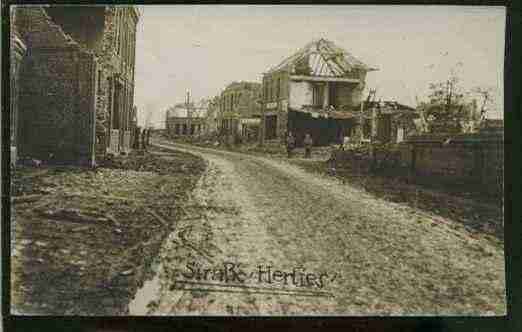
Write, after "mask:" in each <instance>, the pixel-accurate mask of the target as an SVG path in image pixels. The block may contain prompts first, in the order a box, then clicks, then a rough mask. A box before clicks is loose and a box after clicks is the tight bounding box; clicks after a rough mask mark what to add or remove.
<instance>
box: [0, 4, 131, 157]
mask: <svg viewBox="0 0 522 332" xmlns="http://www.w3.org/2000/svg"><path fill="white" fill-rule="evenodd" d="M139 18H140V13H139V11H138V10H137V9H136V8H135V7H133V6H83V7H78V6H55V5H46V6H13V7H11V15H10V20H11V22H10V23H11V31H10V32H11V35H10V54H11V58H10V61H11V67H10V68H11V71H10V86H11V94H10V100H11V105H10V106H11V107H10V108H11V110H10V127H11V128H10V129H11V160H12V162H14V161H16V160H17V159H19V158H32V159H39V160H43V161H46V162H49V163H67V164H81V165H94V164H95V162H96V160H97V159H100V158H102V157H103V156H104V155H105V154H107V153H114V154H116V153H121V152H128V151H129V150H130V148H131V140H132V135H133V133H134V128H135V127H136V119H137V114H136V113H137V110H136V107H135V106H134V71H135V54H136V53H135V49H136V27H137V23H138V21H139Z"/></svg>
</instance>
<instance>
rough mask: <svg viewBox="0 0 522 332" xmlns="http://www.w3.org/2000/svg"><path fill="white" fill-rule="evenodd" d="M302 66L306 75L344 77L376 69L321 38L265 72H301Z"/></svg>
mask: <svg viewBox="0 0 522 332" xmlns="http://www.w3.org/2000/svg"><path fill="white" fill-rule="evenodd" d="M303 68H305V71H306V72H307V73H306V74H307V75H310V76H327V77H345V76H347V75H348V74H349V73H352V72H354V71H373V70H377V68H373V67H370V66H368V65H366V64H364V63H363V62H362V61H360V60H358V59H357V58H355V57H354V56H353V55H351V54H350V53H348V52H347V51H346V50H344V49H342V48H340V47H338V46H337V45H335V44H334V43H333V42H331V41H329V40H326V39H324V38H321V39H319V40H315V41H312V42H310V43H308V44H307V45H306V46H305V47H303V48H302V49H300V50H299V51H297V53H295V54H294V55H292V56H290V57H288V58H286V59H285V60H284V61H283V62H281V63H280V64H279V65H277V66H275V67H273V68H271V69H270V70H269V71H268V72H267V73H273V72H276V71H280V70H288V71H290V72H291V73H292V74H301V73H300V72H301V71H303Z"/></svg>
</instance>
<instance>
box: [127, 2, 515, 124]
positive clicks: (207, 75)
mask: <svg viewBox="0 0 522 332" xmlns="http://www.w3.org/2000/svg"><path fill="white" fill-rule="evenodd" d="M140 11H141V14H142V16H141V18H140V22H139V23H138V32H137V37H136V38H137V40H136V76H135V104H136V105H137V106H138V109H139V116H138V122H139V123H140V125H144V124H146V123H151V124H153V125H154V126H159V127H161V126H163V122H164V119H165V110H166V109H167V108H168V107H169V106H171V105H173V104H175V103H179V102H183V101H184V100H185V95H186V92H187V90H190V92H191V96H192V97H193V98H194V99H200V98H207V97H212V96H215V95H218V94H219V93H220V92H221V91H222V89H223V88H224V87H226V86H227V85H228V84H229V83H231V82H233V81H258V82H260V80H261V78H262V73H263V72H265V71H267V70H268V69H269V68H270V67H272V66H275V65H277V64H279V63H280V62H281V61H282V60H284V59H285V58H286V57H288V56H290V55H292V54H293V53H294V52H295V51H297V50H298V49H300V48H301V47H303V46H304V45H305V44H307V43H308V42H310V41H311V40H314V39H318V38H325V39H328V40H331V41H333V42H334V43H335V44H337V45H338V46H340V47H342V48H344V49H345V50H347V51H348V52H350V53H351V54H352V55H354V56H355V57H356V58H358V59H359V60H361V61H363V62H364V63H366V64H368V65H370V66H374V67H377V68H379V70H378V71H375V72H370V73H368V76H367V80H366V87H367V89H369V88H371V89H376V90H377V99H379V98H382V100H396V101H398V102H401V103H404V104H407V105H410V106H416V104H417V102H416V100H420V101H422V100H425V99H426V98H427V95H428V93H429V90H428V87H429V84H430V83H433V82H439V81H445V80H446V79H447V78H448V76H449V74H450V72H451V70H452V69H453V70H456V72H457V74H458V76H459V78H460V82H461V86H462V88H463V89H464V90H470V89H472V88H474V87H479V86H480V87H489V88H491V89H493V91H494V99H495V102H494V104H493V105H492V106H491V107H490V109H489V111H488V114H487V117H489V118H502V117H503V107H502V105H503V80H504V78H503V67H504V39H505V8H504V7H478V6H474V7H463V6H349V5H344V6H319V5H313V6H289V5H285V6H281V5H279V6H276V5H271V6H249V5H243V6H232V5H209V6H203V5H168V6H157V5H154V6H153V5H149V6H140Z"/></svg>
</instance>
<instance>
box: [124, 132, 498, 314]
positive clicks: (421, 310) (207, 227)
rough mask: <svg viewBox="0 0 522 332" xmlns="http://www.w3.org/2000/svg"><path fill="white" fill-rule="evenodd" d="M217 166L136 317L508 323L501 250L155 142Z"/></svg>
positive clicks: (259, 170)
mask: <svg viewBox="0 0 522 332" xmlns="http://www.w3.org/2000/svg"><path fill="white" fill-rule="evenodd" d="M155 143H156V144H155V145H156V146H157V147H160V148H163V149H168V150H172V149H175V150H178V151H183V152H190V153H193V154H195V155H197V156H200V157H202V158H204V159H205V160H206V161H207V162H208V167H207V169H206V171H205V173H204V174H203V176H202V177H201V178H200V180H199V182H198V183H197V185H196V188H195V190H194V191H193V193H192V195H191V196H190V198H189V201H190V202H189V203H188V206H193V207H197V209H196V208H195V209H191V211H195V212H194V213H189V214H186V215H185V217H184V218H183V219H181V220H179V221H178V222H177V225H176V227H175V228H174V232H173V233H171V234H170V236H169V237H168V238H167V240H166V241H165V242H164V244H163V247H162V249H161V251H160V255H159V257H158V261H157V273H156V276H155V277H154V279H152V280H149V281H147V282H146V283H145V284H144V286H143V287H142V288H141V289H140V290H138V292H137V294H136V297H135V299H134V300H133V301H132V302H131V304H130V308H129V310H130V313H131V314H134V315H145V314H153V315H172V314H175V315H198V314H217V315H221V314H237V315H293V314H297V315H299V314H302V315H314V314H315V315H375V314H384V315H388V314H389V315H401V314H404V315H426V314H428V315H430V314H433V315H437V314H438V315H444V314H450V315H465V314H471V315H474V314H475V315H476V314H490V315H500V314H503V313H505V312H506V307H505V300H504V297H505V281H504V256H503V248H502V247H500V246H499V245H498V244H495V243H492V242H490V241H488V240H487V239H485V238H481V237H480V236H476V235H474V234H472V233H469V232H468V231H467V230H465V229H464V228H462V227H459V226H458V225H457V223H452V222H451V221H447V220H446V221H444V222H442V220H441V219H440V218H437V216H435V215H428V214H426V213H425V212H422V211H420V210H416V209H414V208H411V207H408V206H405V205H401V204H397V203H392V202H388V201H385V200H382V199H378V198H375V197H374V196H372V195H370V194H368V193H366V192H364V191H362V190H360V189H357V188H355V187H352V186H350V184H349V183H348V184H342V183H340V182H338V181H336V180H334V179H332V178H327V177H323V176H320V175H317V174H311V173H307V172H305V171H304V170H302V169H301V168H299V167H297V166H294V165H290V164H289V163H286V162H283V161H276V160H273V159H268V158H264V157H260V156H252V155H245V154H240V153H234V152H226V151H217V150H212V149H207V148H200V147H194V146H190V145H181V144H174V143H168V142H165V141H161V142H160V141H156V142H155Z"/></svg>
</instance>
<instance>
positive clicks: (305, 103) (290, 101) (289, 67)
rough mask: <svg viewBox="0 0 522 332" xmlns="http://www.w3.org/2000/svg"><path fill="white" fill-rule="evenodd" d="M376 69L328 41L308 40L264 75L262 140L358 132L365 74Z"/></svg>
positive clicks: (333, 137) (321, 140) (319, 138)
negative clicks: (307, 134)
mask: <svg viewBox="0 0 522 332" xmlns="http://www.w3.org/2000/svg"><path fill="white" fill-rule="evenodd" d="M373 70H376V69H375V68H371V67H369V66H367V65H366V64H364V63H362V62H361V61H359V60H358V59H356V58H355V57H353V56H352V55H351V54H349V53H348V52H347V51H345V50H343V49H341V48H340V47H338V46H336V45H335V44H334V43H333V42H331V41H328V40H326V39H319V40H316V41H313V42H311V43H309V44H307V45H306V46H305V47H303V48H302V49H300V50H299V51H298V52H297V53H295V54H293V55H292V56H290V57H288V58H287V59H286V60H284V61H283V62H282V63H280V64H279V65H277V66H275V67H273V68H272V69H270V70H269V71H268V72H266V73H264V74H263V102H262V105H263V107H262V110H263V116H262V121H261V132H262V134H261V142H263V141H265V140H273V139H279V140H282V139H284V137H285V136H286V134H287V132H289V131H291V132H293V133H294V135H295V136H296V140H297V144H298V145H300V144H302V141H303V138H304V136H305V134H306V133H309V134H311V135H312V138H313V140H314V142H315V143H316V144H317V145H324V144H328V143H330V142H334V141H338V140H340V139H341V137H344V136H350V135H352V133H355V128H356V127H357V126H358V125H359V124H360V121H359V115H358V114H359V113H360V111H359V110H360V106H361V102H362V93H363V90H364V87H365V80H366V74H367V73H368V72H369V71H373Z"/></svg>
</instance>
